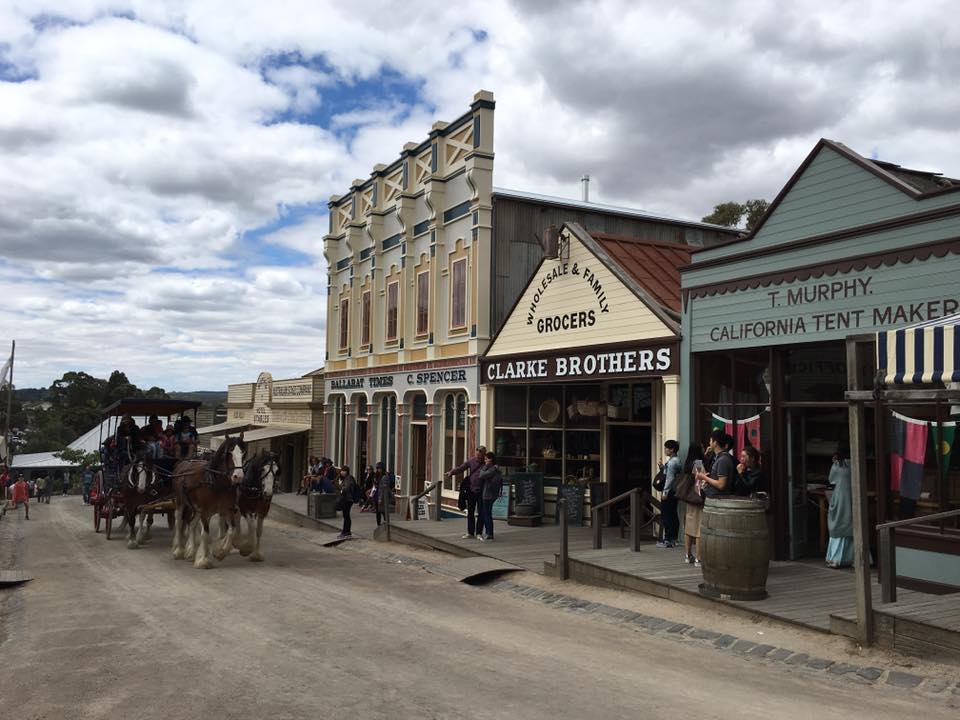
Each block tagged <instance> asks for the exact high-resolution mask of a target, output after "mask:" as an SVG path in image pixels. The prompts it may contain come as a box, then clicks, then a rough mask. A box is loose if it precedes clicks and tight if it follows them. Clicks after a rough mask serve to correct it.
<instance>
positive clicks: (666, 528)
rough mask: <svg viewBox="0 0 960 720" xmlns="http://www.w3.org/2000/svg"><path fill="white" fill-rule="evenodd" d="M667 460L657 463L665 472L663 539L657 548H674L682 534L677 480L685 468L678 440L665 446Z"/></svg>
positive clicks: (662, 508)
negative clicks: (678, 515) (678, 508)
mask: <svg viewBox="0 0 960 720" xmlns="http://www.w3.org/2000/svg"><path fill="white" fill-rule="evenodd" d="M663 452H664V454H665V455H666V456H667V458H666V460H665V461H664V462H661V463H657V464H658V465H659V467H660V470H662V471H663V475H664V482H663V493H662V495H661V497H660V515H661V517H662V518H663V539H662V540H661V541H660V542H658V543H657V547H662V548H672V547H675V546H676V544H677V535H678V534H679V533H680V518H678V517H677V480H679V479H680V473H681V471H682V470H683V466H682V465H681V464H680V458H679V457H677V454H678V453H679V452H680V443H678V442H677V441H676V440H667V441H666V442H665V443H664V444H663Z"/></svg>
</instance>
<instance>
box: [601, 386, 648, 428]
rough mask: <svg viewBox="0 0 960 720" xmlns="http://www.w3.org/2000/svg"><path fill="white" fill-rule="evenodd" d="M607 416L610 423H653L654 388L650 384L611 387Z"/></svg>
mask: <svg viewBox="0 0 960 720" xmlns="http://www.w3.org/2000/svg"><path fill="white" fill-rule="evenodd" d="M606 416H607V420H608V421H610V422H635V423H644V424H647V423H650V422H652V421H653V386H652V385H651V384H650V383H634V384H632V385H631V384H627V383H623V384H617V385H611V386H610V389H609V394H608V400H607V410H606Z"/></svg>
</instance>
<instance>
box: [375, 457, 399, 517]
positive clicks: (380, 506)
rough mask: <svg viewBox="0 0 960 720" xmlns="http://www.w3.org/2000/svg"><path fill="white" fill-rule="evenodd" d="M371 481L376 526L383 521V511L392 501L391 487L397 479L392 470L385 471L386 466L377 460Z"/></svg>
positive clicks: (392, 487)
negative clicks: (374, 496)
mask: <svg viewBox="0 0 960 720" xmlns="http://www.w3.org/2000/svg"><path fill="white" fill-rule="evenodd" d="M373 482H374V488H375V490H374V492H375V494H376V498H375V499H374V505H375V506H376V508H377V527H379V526H380V523H381V522H382V521H383V514H384V511H385V510H386V508H387V506H388V504H389V503H392V502H393V489H394V487H395V486H396V482H397V479H396V476H395V475H394V474H393V473H392V472H387V466H386V465H384V464H383V462H378V463H377V467H376V470H375V471H374V473H373Z"/></svg>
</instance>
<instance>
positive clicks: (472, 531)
mask: <svg viewBox="0 0 960 720" xmlns="http://www.w3.org/2000/svg"><path fill="white" fill-rule="evenodd" d="M486 457H487V448H485V447H484V446H483V445H481V446H480V447H478V448H477V451H476V454H475V455H474V456H473V457H472V458H470V459H469V460H467V461H466V462H465V463H464V464H463V465H458V466H457V467H455V468H453V469H452V470H447V472H445V473H444V474H443V476H444V477H450V476H452V475H459V474H460V473H466V477H465V478H464V479H463V480H462V481H461V485H464V484H465V485H466V488H465V489H466V491H467V492H466V495H467V532H466V533H464V534H463V535H461V536H460V537H461V539H463V540H466V539H467V538H472V537H476V535H477V530H478V528H477V517H476V516H475V513H476V512H477V511H478V510H479V511H480V512H482V511H483V505H482V502H483V481H482V480H481V479H480V469H481V468H482V467H483V466H484V464H485V463H486ZM480 530H481V532H482V528H481V529H480Z"/></svg>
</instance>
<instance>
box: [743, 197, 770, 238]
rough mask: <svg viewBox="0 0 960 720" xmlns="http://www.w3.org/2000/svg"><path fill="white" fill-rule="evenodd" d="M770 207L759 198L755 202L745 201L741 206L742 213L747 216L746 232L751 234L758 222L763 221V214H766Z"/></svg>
mask: <svg viewBox="0 0 960 720" xmlns="http://www.w3.org/2000/svg"><path fill="white" fill-rule="evenodd" d="M769 207H770V203H768V202H767V201H766V200H763V199H761V198H757V199H755V200H747V201H746V202H745V203H744V204H743V212H744V214H745V215H746V216H747V231H748V232H753V231H754V230H755V229H756V227H757V225H759V224H760V221H761V220H762V219H763V216H764V214H766V212H767V208H769Z"/></svg>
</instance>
